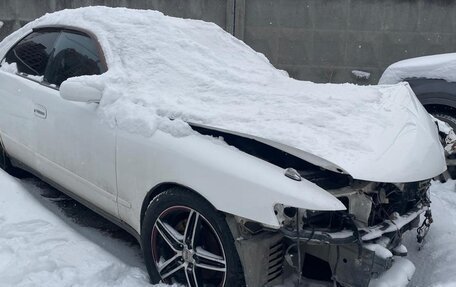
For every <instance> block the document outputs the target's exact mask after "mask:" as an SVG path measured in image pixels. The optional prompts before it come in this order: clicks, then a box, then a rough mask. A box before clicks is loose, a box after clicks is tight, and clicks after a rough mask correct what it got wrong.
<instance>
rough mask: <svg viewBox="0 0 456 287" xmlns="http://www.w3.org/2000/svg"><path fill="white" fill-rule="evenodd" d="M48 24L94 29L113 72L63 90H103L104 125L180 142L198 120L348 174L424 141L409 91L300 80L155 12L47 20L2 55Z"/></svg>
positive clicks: (2, 47) (218, 32)
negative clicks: (403, 143)
mask: <svg viewBox="0 0 456 287" xmlns="http://www.w3.org/2000/svg"><path fill="white" fill-rule="evenodd" d="M53 24H60V25H66V26H77V27H82V28H85V29H88V30H90V31H92V32H93V33H94V34H95V35H96V36H97V37H98V40H99V41H100V43H101V45H102V47H103V50H104V52H105V57H106V60H107V63H108V67H109V70H108V72H106V73H105V74H103V75H101V76H84V77H78V78H72V79H69V80H68V81H66V82H65V83H63V84H62V87H61V88H62V89H64V88H65V87H67V86H70V87H73V88H74V87H77V83H80V84H83V85H88V86H92V87H94V88H96V89H98V90H100V92H101V93H102V94H103V99H102V101H101V103H100V108H99V109H98V111H99V114H100V117H101V119H102V120H104V121H107V122H108V123H109V124H111V125H112V126H114V125H115V124H116V123H117V125H118V126H119V127H120V128H122V129H125V130H128V131H130V132H134V133H140V134H142V135H144V136H151V135H153V134H154V132H155V131H156V130H157V129H160V130H163V131H165V132H169V133H171V134H173V135H175V136H186V135H188V134H190V133H192V130H191V129H190V128H189V126H188V125H187V124H186V122H193V123H199V124H203V125H208V126H213V127H218V128H224V129H227V130H232V131H237V132H241V133H245V134H250V135H253V136H258V137H261V138H266V139H269V140H273V141H276V142H279V143H282V144H285V145H289V146H292V147H295V148H297V149H300V150H303V151H306V152H309V153H311V154H314V155H317V156H320V157H323V158H325V159H327V160H328V161H330V162H333V163H335V164H336V165H339V166H343V168H345V169H348V168H353V169H356V166H358V165H359V164H360V160H361V159H362V160H364V163H363V164H361V165H363V166H365V168H367V167H369V166H372V164H371V163H372V161H377V162H378V163H379V158H380V157H382V156H383V155H384V154H385V153H387V152H390V151H392V150H395V149H394V148H391V144H392V143H393V142H394V141H396V140H397V139H398V138H399V136H400V135H403V134H407V136H408V137H410V138H413V137H419V138H420V140H419V141H420V142H421V141H423V140H424V141H426V140H425V137H426V135H424V134H426V132H425V133H424V134H423V133H421V134H419V135H418V133H417V132H416V129H415V128H414V125H415V124H418V123H417V122H419V121H421V123H420V124H421V125H422V126H426V125H427V123H426V121H429V119H428V118H427V113H425V111H424V109H422V107H419V104H418V105H417V100H416V98H415V97H414V95H413V93H412V92H411V90H410V88H409V87H408V86H407V85H405V84H399V85H396V86H379V87H377V86H356V85H353V84H342V85H340V84H337V85H336V84H314V83H311V82H303V81H297V80H294V79H291V78H289V77H288V76H287V74H286V73H284V72H283V71H280V70H277V69H275V68H274V67H273V66H272V65H271V64H270V63H269V61H268V60H267V59H266V57H264V55H262V54H259V53H257V52H255V51H254V50H252V49H251V48H250V47H248V46H247V45H246V44H244V43H243V42H242V41H240V40H238V39H236V38H234V37H232V36H231V35H229V34H228V33H226V32H225V31H224V30H222V29H221V28H220V27H218V26H217V25H215V24H212V23H206V22H203V21H197V20H190V19H180V18H173V17H168V16H165V15H163V14H162V13H160V12H157V11H151V10H132V9H126V8H107V7H86V8H80V9H75V10H63V11H59V12H56V13H52V14H47V15H45V16H43V17H41V18H40V19H38V20H35V21H33V22H31V23H29V24H27V25H26V26H25V27H23V28H22V29H21V30H19V32H16V33H14V34H13V35H11V36H9V37H8V38H6V39H5V40H4V41H3V42H2V43H1V44H0V54H1V53H2V51H3V53H4V52H5V51H6V47H7V46H9V45H10V44H12V43H14V42H15V41H16V40H18V37H19V36H18V35H23V33H24V32H25V31H30V29H31V28H33V27H37V26H40V25H53ZM70 83H72V84H71V85H70ZM423 115H424V116H423ZM423 117H424V118H423ZM170 118H171V119H175V120H170ZM423 121H424V122H423ZM423 123H424V125H423ZM404 126H407V130H406V131H405V130H404ZM432 132H433V131H432ZM379 139H380V140H379ZM412 141H413V142H417V141H418V140H417V139H416V138H413V140H410V142H412ZM401 153H402V149H401ZM416 153H417V154H420V153H419V152H416ZM416 153H414V154H416ZM428 153H431V152H429V151H428ZM386 157H388V156H386ZM392 158H393V159H396V158H398V156H397V155H394V156H391V155H390V156H389V157H388V160H390V159H392ZM347 163H349V164H347ZM347 165H348V166H349V167H347V168H346V167H345V166H347ZM379 165H380V163H379ZM389 166H396V164H391V162H389ZM358 169H359V168H358ZM371 174H375V172H371ZM435 175H436V174H435ZM435 175H426V176H427V177H432V176H435ZM392 180H393V179H392Z"/></svg>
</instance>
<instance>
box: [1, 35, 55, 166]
mask: <svg viewBox="0 0 456 287" xmlns="http://www.w3.org/2000/svg"><path fill="white" fill-rule="evenodd" d="M59 34H60V32H59V31H56V30H55V29H47V30H42V31H34V32H32V33H30V34H29V35H27V36H25V37H24V38H23V39H22V40H20V41H19V42H18V43H17V44H15V45H14V46H13V47H12V48H11V49H10V50H9V51H8V52H7V53H6V55H5V57H4V58H3V59H1V61H0V63H1V67H0V135H1V137H2V141H3V144H4V146H5V149H6V151H7V152H8V154H9V156H10V157H13V158H14V159H16V160H18V161H20V162H22V163H23V164H25V165H27V166H29V167H31V168H36V158H35V152H36V144H37V142H36V137H35V132H34V128H35V127H34V122H35V116H36V114H37V113H40V112H42V111H41V110H40V109H39V108H37V106H36V105H35V99H36V97H39V96H45V95H47V94H49V93H52V89H50V88H49V87H46V86H43V85H42V84H40V82H41V79H42V78H43V76H44V72H45V68H46V66H47V63H48V60H49V57H50V55H51V53H52V50H53V47H54V43H55V41H56V39H57V37H58V36H59Z"/></svg>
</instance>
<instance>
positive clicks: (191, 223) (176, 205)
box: [141, 188, 245, 287]
mask: <svg viewBox="0 0 456 287" xmlns="http://www.w3.org/2000/svg"><path fill="white" fill-rule="evenodd" d="M141 240H142V245H143V250H144V258H145V261H146V265H147V269H148V271H149V275H150V277H151V281H152V283H158V282H160V281H163V282H165V283H168V284H173V283H180V284H183V285H186V286H191V287H193V286H214V287H215V286H216V287H224V286H244V285H245V284H244V275H243V271H242V266H241V263H240V260H239V256H238V254H237V250H236V247H235V245H234V240H233V236H232V235H231V231H230V229H229V227H228V224H227V223H226V220H225V218H224V215H223V214H221V213H220V212H218V211H217V210H215V209H214V208H213V207H212V206H211V205H210V204H209V203H208V202H207V201H205V200H204V199H203V198H201V197H200V196H198V195H196V194H193V193H192V192H190V191H189V190H186V189H183V188H172V189H170V190H168V191H165V192H163V193H161V194H160V195H158V196H157V197H156V198H154V199H153V200H152V202H151V203H150V204H149V207H148V208H147V211H146V214H145V218H144V222H143V227H142V234H141Z"/></svg>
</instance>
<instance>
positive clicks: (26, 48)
mask: <svg viewBox="0 0 456 287" xmlns="http://www.w3.org/2000/svg"><path fill="white" fill-rule="evenodd" d="M59 34H60V32H58V31H37V32H33V33H31V34H30V35H28V36H27V37H25V38H24V39H22V40H21V41H20V42H19V43H17V44H16V45H15V46H14V47H13V48H12V49H11V50H9V51H8V53H7V54H6V56H5V59H4V61H5V62H6V63H7V64H9V65H14V64H15V65H16V69H17V71H16V72H18V73H24V74H27V75H32V76H38V77H42V76H44V72H45V70H46V66H47V64H48V61H49V58H50V56H51V54H52V51H53V48H54V43H55V41H56V39H57V37H58V36H59Z"/></svg>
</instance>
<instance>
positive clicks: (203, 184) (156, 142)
mask: <svg viewBox="0 0 456 287" xmlns="http://www.w3.org/2000/svg"><path fill="white" fill-rule="evenodd" d="M117 172H118V192H119V213H120V216H121V218H122V220H123V221H125V222H127V223H128V224H130V225H131V226H133V227H134V228H135V229H136V230H137V231H138V232H139V231H140V226H139V224H140V218H141V207H142V204H143V200H144V198H145V197H146V195H147V193H148V191H149V190H150V189H151V188H152V187H154V186H156V185H158V184H160V183H163V182H175V183H178V184H181V185H183V186H187V187H189V188H190V189H192V190H194V191H196V192H198V193H199V194H200V195H202V196H203V197H204V198H206V199H207V200H208V201H209V202H210V203H211V204H212V205H213V206H214V207H215V208H217V209H218V210H221V211H223V212H226V213H230V214H234V215H237V216H241V217H244V218H247V219H250V220H253V221H257V222H260V223H263V224H266V225H268V226H271V227H274V228H278V227H279V222H278V220H277V218H276V216H275V214H274V205H275V204H277V203H281V204H284V205H288V206H294V207H298V208H303V209H310V210H328V211H329V210H344V209H345V206H344V205H343V204H342V203H341V202H340V201H339V200H338V199H336V198H335V197H334V196H333V195H331V194H330V193H328V192H327V191H325V190H323V189H321V188H320V187H318V186H317V185H315V184H313V183H311V182H309V181H307V180H304V179H303V180H302V181H294V180H292V179H289V178H287V177H285V176H284V170H283V169H282V168H279V167H277V166H275V165H272V164H270V163H268V162H266V161H263V160H260V159H258V158H255V157H253V156H250V155H248V154H246V153H244V152H241V151H239V150H238V149H236V148H234V147H232V146H228V145H227V144H225V143H224V142H223V141H221V140H217V139H214V138H212V137H209V136H202V135H199V134H192V135H190V136H186V137H181V138H176V137H173V136H171V135H169V134H167V133H164V132H161V131H157V132H155V134H154V135H153V136H152V137H150V138H145V137H142V136H140V135H134V134H129V133H126V132H123V131H119V134H118V148H117ZM129 206H130V207H129Z"/></svg>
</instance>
